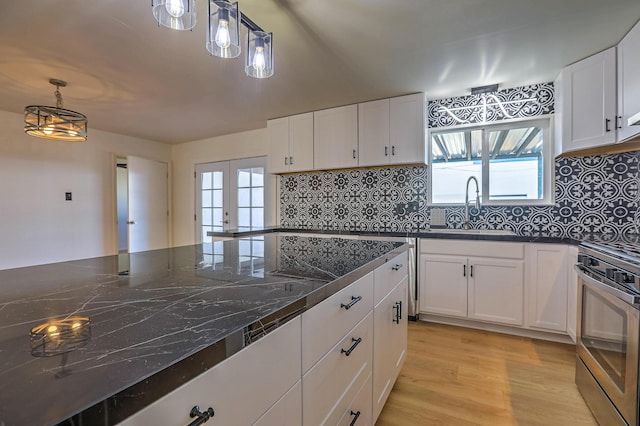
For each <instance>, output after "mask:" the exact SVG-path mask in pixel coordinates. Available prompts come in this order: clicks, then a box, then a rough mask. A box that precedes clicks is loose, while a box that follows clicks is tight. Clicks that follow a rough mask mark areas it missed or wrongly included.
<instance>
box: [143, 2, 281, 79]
mask: <svg viewBox="0 0 640 426" xmlns="http://www.w3.org/2000/svg"><path fill="white" fill-rule="evenodd" d="M208 2H209V26H208V27H207V42H206V46H207V50H208V51H209V53H211V54H212V55H213V56H217V57H219V58H237V57H238V56H240V51H241V48H240V25H239V24H242V25H244V26H245V27H247V51H246V56H245V72H246V74H247V75H248V76H249V77H253V78H268V77H271V76H272V75H273V71H274V67H273V47H272V44H273V33H267V32H265V31H264V30H263V29H262V28H260V27H259V26H258V25H256V23H255V22H253V21H252V20H251V19H249V17H248V16H247V15H245V14H244V13H242V12H240V11H239V10H238V3H231V2H230V1H229V0H208ZM151 7H152V9H153V16H154V17H155V18H156V20H157V21H158V23H159V24H160V25H162V26H164V27H168V28H173V29H177V30H190V29H192V28H193V27H194V26H195V24H196V9H195V0H151ZM186 18H188V19H186ZM238 18H240V19H239V21H238Z"/></svg>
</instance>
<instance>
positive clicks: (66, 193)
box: [64, 192, 71, 201]
mask: <svg viewBox="0 0 640 426" xmlns="http://www.w3.org/2000/svg"><path fill="white" fill-rule="evenodd" d="M64 199H65V201H71V193H70V192H65V193H64Z"/></svg>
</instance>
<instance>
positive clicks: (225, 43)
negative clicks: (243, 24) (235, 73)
mask: <svg viewBox="0 0 640 426" xmlns="http://www.w3.org/2000/svg"><path fill="white" fill-rule="evenodd" d="M207 50H208V51H209V53H211V54H212V55H214V56H217V57H219V58H237V57H238V56H240V25H239V23H238V3H233V4H232V3H229V2H227V1H224V0H210V1H209V26H208V27H207Z"/></svg>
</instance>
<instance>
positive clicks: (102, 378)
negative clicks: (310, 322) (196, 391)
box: [0, 233, 407, 426]
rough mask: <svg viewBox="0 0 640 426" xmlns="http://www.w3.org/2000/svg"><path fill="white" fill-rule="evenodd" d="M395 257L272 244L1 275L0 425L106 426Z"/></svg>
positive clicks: (357, 248) (369, 245) (353, 248)
mask: <svg viewBox="0 0 640 426" xmlns="http://www.w3.org/2000/svg"><path fill="white" fill-rule="evenodd" d="M406 250H407V246H406V244H403V243H395V242H386V241H363V240H344V239H326V238H304V237H296V236H280V235H278V234H275V233H274V234H269V235H264V236H252V237H248V238H240V239H235V240H230V241H225V242H217V243H211V244H201V245H194V246H185V247H177V248H170V249H163V250H154V251H149V252H141V253H134V254H126V255H119V256H106V257H101V258H93V259H85V260H77V261H70V262H62V263H56V264H50V265H42V266H34V267H28V268H19V269H10V270H4V271H0V283H1V284H0V285H1V286H2V287H1V288H2V292H1V293H0V355H1V357H0V359H1V360H2V361H1V362H0V381H1V382H2V386H1V387H0V424H3V425H6V426H10V425H24V424H29V425H53V424H58V423H61V424H81V423H82V424H92V425H102V424H104V425H110V424H117V423H119V422H120V421H122V420H124V419H126V418H128V417H129V416H131V415H132V414H134V413H136V412H138V411H140V410H141V409H143V408H144V407H147V406H148V405H150V404H152V403H153V402H154V401H157V400H158V399H160V398H162V397H163V396H165V395H167V394H168V393H170V392H172V391H173V390H174V389H176V388H178V387H180V386H182V385H184V384H185V383H187V382H189V381H190V380H192V379H193V378H195V377H197V376H199V375H201V374H202V373H204V372H206V371H207V370H209V369H211V368H212V367H214V366H215V365H217V364H219V363H221V362H223V361H224V360H226V359H228V358H230V357H232V356H233V355H234V354H236V353H238V352H239V351H241V350H242V349H243V348H245V347H247V346H251V344H252V343H253V342H255V341H259V340H260V339H261V338H262V337H263V336H265V335H268V334H269V333H271V332H272V331H274V330H276V329H278V327H279V326H280V325H283V324H285V323H287V322H289V321H290V320H292V319H294V318H297V317H299V316H300V315H301V314H302V313H303V312H306V311H308V310H309V309H311V308H312V307H314V306H316V305H318V304H320V303H321V302H322V301H324V300H326V299H328V298H330V297H331V296H332V295H334V294H336V293H337V292H339V291H340V290H342V289H344V288H346V287H348V286H349V285H350V284H351V283H353V282H354V281H356V280H359V279H361V278H363V277H365V276H366V275H367V274H370V273H371V272H373V271H374V270H376V268H379V267H380V266H381V265H383V264H385V262H387V261H388V260H389V259H390V258H391V257H393V256H396V255H398V254H402V253H404V252H405V251H406ZM52 327H54V328H52ZM189 408H190V407H187V408H186V409H187V410H188V409H189ZM203 409H206V407H203ZM185 424H186V423H185Z"/></svg>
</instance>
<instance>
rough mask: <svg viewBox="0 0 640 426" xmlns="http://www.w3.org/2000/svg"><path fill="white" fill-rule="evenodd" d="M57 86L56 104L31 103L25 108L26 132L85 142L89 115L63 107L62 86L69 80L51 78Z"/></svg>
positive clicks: (61, 139)
mask: <svg viewBox="0 0 640 426" xmlns="http://www.w3.org/2000/svg"><path fill="white" fill-rule="evenodd" d="M49 83H51V84H52V85H54V86H56V91H55V92H54V93H53V94H54V95H55V97H56V106H55V107H52V106H44V105H29V106H26V107H25V108H24V132H25V133H26V134H28V135H30V136H36V137H38V138H44V139H52V140H58V141H65V142H84V141H86V140H87V116H86V115H84V114H80V113H79V112H75V111H71V110H68V109H64V108H62V94H61V93H60V90H59V89H60V87H65V86H66V85H67V82H65V81H62V80H56V79H54V78H52V79H50V80H49Z"/></svg>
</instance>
